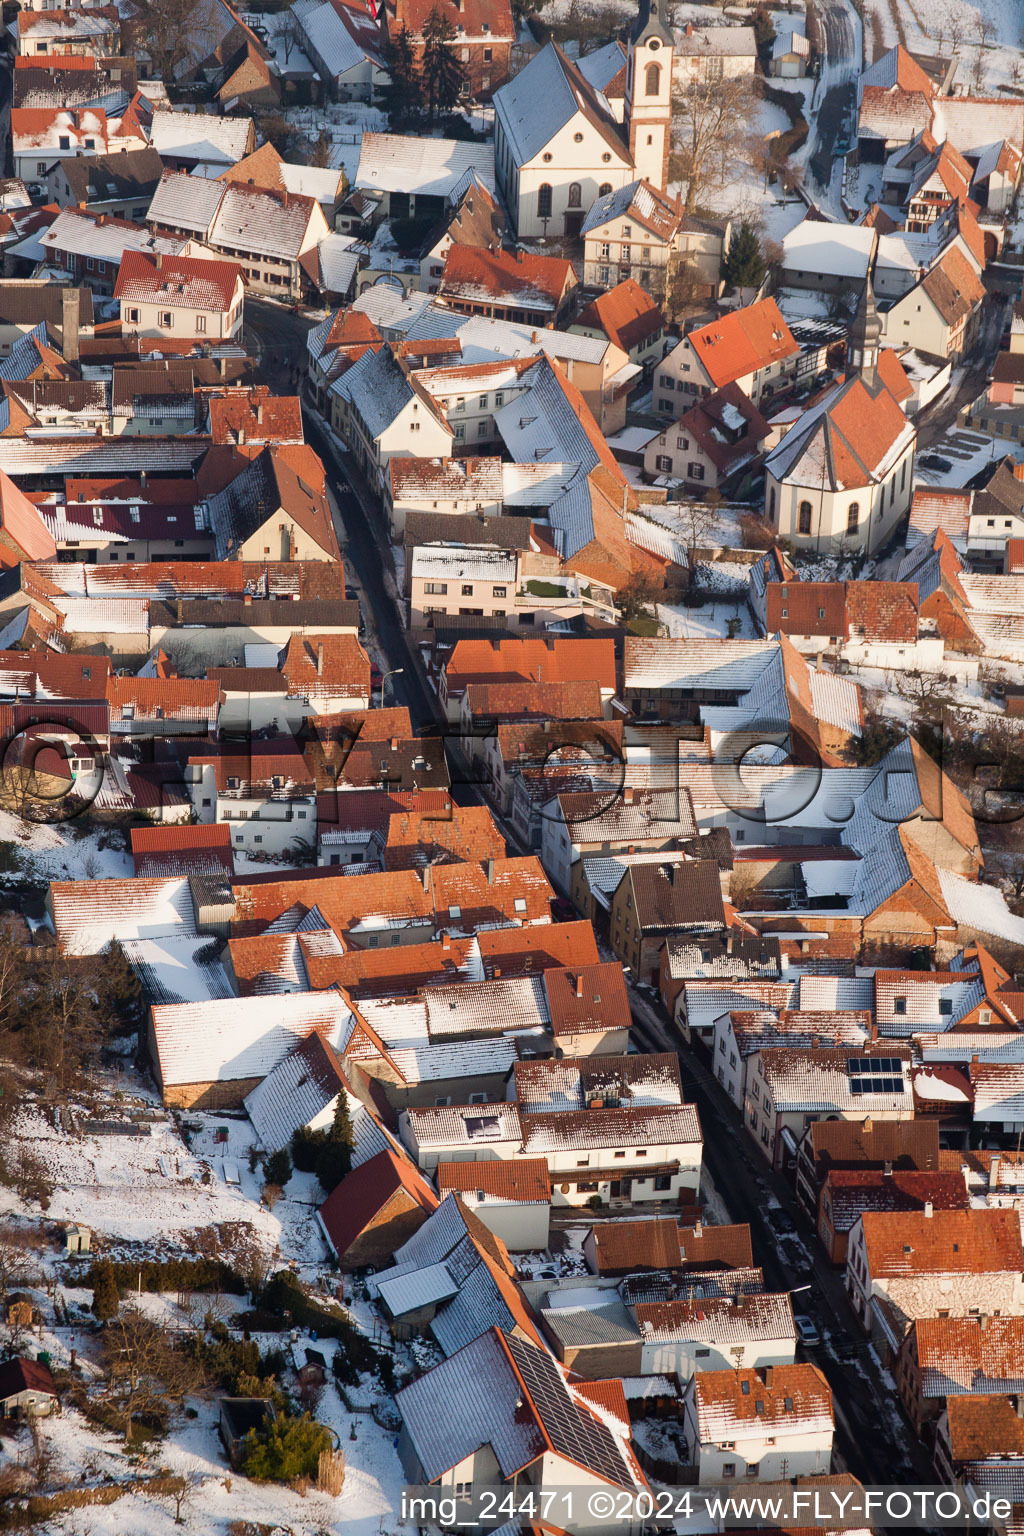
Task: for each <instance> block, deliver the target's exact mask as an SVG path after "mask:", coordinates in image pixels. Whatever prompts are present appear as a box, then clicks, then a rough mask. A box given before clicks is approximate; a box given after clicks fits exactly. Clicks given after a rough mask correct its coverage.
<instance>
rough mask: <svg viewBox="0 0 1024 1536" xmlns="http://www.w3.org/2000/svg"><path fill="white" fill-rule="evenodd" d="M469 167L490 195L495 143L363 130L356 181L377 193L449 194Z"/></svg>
mask: <svg viewBox="0 0 1024 1536" xmlns="http://www.w3.org/2000/svg"><path fill="white" fill-rule="evenodd" d="M467 171H473V172H474V173H475V174H476V175H477V176H478V177H479V179H480V181H481V183H482V185H483V186H485V187H486V188H487V190H488V192H490V193H492V194H493V193H494V146H493V144H492V143H487V144H471V143H467V142H466V141H465V140H462V139H427V138H419V137H417V136H415V135H412V134H401V133H364V134H363V137H362V143H361V145H360V149H359V169H358V171H357V172H356V177H355V185H356V186H357V187H361V188H363V189H364V190H365V189H369V190H371V191H378V192H409V193H414V194H419V196H421V197H447V195H448V193H449V192H450V191H451V189H452V187H453V186H455V184H456V183H457V182H459V181H460V180H461V179H462V178H463V177H464V176H465V174H466V172H467Z"/></svg>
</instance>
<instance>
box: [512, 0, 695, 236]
mask: <svg viewBox="0 0 1024 1536" xmlns="http://www.w3.org/2000/svg"><path fill="white" fill-rule="evenodd" d="M666 3H667V0H644V5H643V6H642V8H641V11H640V15H639V17H638V18H637V21H636V24H635V25H634V27H633V30H632V32H631V33H630V37H629V41H628V44H627V47H626V49H625V69H626V85H625V108H624V113H623V121H622V122H619V121H617V120H616V115H615V112H614V111H613V107H612V105H611V103H610V102H609V98H608V96H606V95H605V86H606V85H610V83H611V79H612V78H613V77H614V75H615V74H616V73H617V70H616V60H615V58H614V57H612V59H611V62H610V63H609V64H608V65H607V69H608V70H610V71H611V72H612V73H611V75H609V79H608V80H607V81H605V80H603V79H602V78H601V75H600V74H597V75H596V76H595V73H594V70H593V69H588V61H587V59H582V60H581V61H580V63H579V64H576V63H574V62H573V61H572V60H571V59H568V58H567V57H566V56H565V54H564V53H563V52H562V50H561V48H559V47H558V45H557V44H556V43H548V44H547V46H546V47H545V48H543V49H542V50H541V51H540V53H538V54H537V55H536V56H535V57H534V58H532V59H531V60H530V62H529V63H528V64H527V65H526V66H525V67H524V68H523V69H522V70H520V72H519V74H517V75H515V76H514V77H513V78H512V79H511V80H509V81H508V83H507V84H505V85H503V86H502V87H501V89H500V90H499V91H496V92H495V96H494V160H495V172H496V176H497V181H498V186H499V187H500V189H501V193H502V196H503V198H504V200H505V206H506V207H507V209H508V211H509V214H510V216H511V220H512V223H513V225H514V226H515V230H516V233H517V235H518V236H519V237H520V239H536V238H537V237H544V236H546V235H551V236H553V237H559V238H563V237H564V238H568V239H576V238H577V237H578V235H579V233H580V228H581V226H582V224H583V220H584V218H585V217H586V215H587V213H588V212H589V210H590V208H591V206H592V205H593V203H595V202H596V201H597V199H598V198H599V197H605V196H607V194H608V193H609V192H617V191H619V189H620V188H622V187H624V186H627V185H629V184H630V183H631V182H634V181H636V180H638V179H639V178H643V179H644V180H646V181H648V182H650V184H651V185H652V186H653V187H656V188H657V189H658V190H660V191H665V190H666V188H667V185H668V157H669V139H670V129H671V123H672V52H673V48H672V33H671V31H670V29H669V26H668V22H667V20H666V18H665V6H666ZM614 51H615V50H614V49H602V50H600V55H599V56H598V55H595V59H596V58H598V57H600V58H601V59H604V58H605V57H607V56H608V55H609V54H610V53H611V54H614ZM620 67H621V66H620Z"/></svg>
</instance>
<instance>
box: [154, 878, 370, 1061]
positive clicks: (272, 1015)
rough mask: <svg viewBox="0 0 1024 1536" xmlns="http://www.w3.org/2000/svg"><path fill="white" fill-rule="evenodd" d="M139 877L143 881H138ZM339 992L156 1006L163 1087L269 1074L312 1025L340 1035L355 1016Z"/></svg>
mask: <svg viewBox="0 0 1024 1536" xmlns="http://www.w3.org/2000/svg"><path fill="white" fill-rule="evenodd" d="M135 883H138V882H135ZM349 1014H350V1010H349V1007H348V1004H347V1003H346V1001H345V1000H344V998H342V997H340V996H339V995H338V993H336V992H291V993H285V994H278V995H277V996H272V997H232V998H227V999H224V1000H214V1001H212V1002H210V1001H208V1002H203V1003H179V1004H171V1005H168V1006H162V1007H157V1008H154V1009H153V1038H154V1042H155V1045H156V1054H157V1063H158V1070H159V1074H160V1080H161V1083H162V1084H163V1087H164V1088H165V1089H166V1088H167V1087H169V1086H171V1085H173V1084H181V1083H208V1082H217V1081H220V1082H228V1081H234V1080H238V1079H240V1078H259V1077H265V1076H266V1075H267V1073H268V1072H271V1071H273V1069H274V1067H276V1066H277V1065H278V1063H279V1062H281V1061H282V1060H283V1059H284V1058H285V1057H286V1056H287V1055H288V1054H289V1052H290V1051H292V1050H293V1049H294V1047H295V1045H296V1044H297V1043H298V1041H299V1040H300V1039H302V1038H303V1037H304V1036H306V1035H308V1034H309V1032H310V1030H313V1029H322V1030H324V1031H325V1032H326V1034H327V1038H328V1040H332V1039H333V1040H336V1039H337V1036H338V1033H339V1031H340V1030H341V1028H342V1027H343V1025H344V1024H345V1023H346V1021H347V1020H348V1018H349Z"/></svg>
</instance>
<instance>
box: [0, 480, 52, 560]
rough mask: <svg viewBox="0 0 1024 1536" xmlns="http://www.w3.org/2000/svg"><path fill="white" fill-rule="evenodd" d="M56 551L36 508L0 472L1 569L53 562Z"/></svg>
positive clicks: (12, 482)
mask: <svg viewBox="0 0 1024 1536" xmlns="http://www.w3.org/2000/svg"><path fill="white" fill-rule="evenodd" d="M56 552H57V546H56V543H55V541H54V539H53V537H52V536H51V534H50V532H49V530H48V529H47V527H46V524H45V522H44V521H43V518H42V517H41V515H40V512H39V508H38V507H37V506H36V505H35V503H34V502H31V501H29V499H28V497H27V496H26V495H25V494H24V492H23V491H20V490H19V489H18V487H17V486H16V485H15V483H14V481H13V480H12V479H11V478H10V477H9V476H8V475H6V474H4V472H3V471H2V470H0V566H16V565H18V564H20V562H21V561H23V560H52V559H53V558H54V556H55V554H56Z"/></svg>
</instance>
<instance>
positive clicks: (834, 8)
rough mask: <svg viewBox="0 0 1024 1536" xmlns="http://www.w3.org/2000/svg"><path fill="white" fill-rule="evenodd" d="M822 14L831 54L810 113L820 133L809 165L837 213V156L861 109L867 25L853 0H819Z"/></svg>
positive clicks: (813, 127) (823, 195) (813, 126)
mask: <svg viewBox="0 0 1024 1536" xmlns="http://www.w3.org/2000/svg"><path fill="white" fill-rule="evenodd" d="M817 15H818V23H819V26H820V29H821V35H822V42H823V43H824V47H825V57H824V59H823V60H822V65H821V74H820V76H819V78H818V85H817V88H816V90H815V92H814V101H813V109H812V112H811V114H810V118H811V132H812V134H813V136H814V137H813V141H812V145H811V151H810V155H809V156H808V161H807V165H808V169H809V171H810V173H811V178H812V180H813V181H814V182H815V184H816V187H817V190H818V192H819V194H820V196H821V200H822V202H824V203H825V204H826V205H829V204H831V203H832V202H833V201H834V202H835V203H836V206H835V207H833V208H832V211H833V212H836V213H838V212H839V209H838V200H837V199H833V198H832V196H831V194H830V188H831V187H832V185H833V182H834V179H835V177H836V176H837V175H839V176H841V174H842V173H841V171H837V169H836V167H837V165H838V163H839V162H837V161H835V160H834V158H833V157H834V156H835V154H836V150H837V148H842V147H844V134H845V125H846V123H847V122H848V121H849V120H850V118H851V117H852V115H853V111H854V109H855V107H856V102H857V85H856V74H857V71H858V70H859V69H860V67H861V59H862V57H863V51H864V43H863V28H862V26H861V21H860V17H859V16H858V15H857V12H856V11H855V10H854V8H853V6H852V5H851V4H850V0H817Z"/></svg>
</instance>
